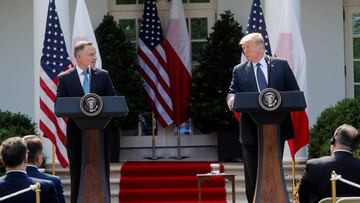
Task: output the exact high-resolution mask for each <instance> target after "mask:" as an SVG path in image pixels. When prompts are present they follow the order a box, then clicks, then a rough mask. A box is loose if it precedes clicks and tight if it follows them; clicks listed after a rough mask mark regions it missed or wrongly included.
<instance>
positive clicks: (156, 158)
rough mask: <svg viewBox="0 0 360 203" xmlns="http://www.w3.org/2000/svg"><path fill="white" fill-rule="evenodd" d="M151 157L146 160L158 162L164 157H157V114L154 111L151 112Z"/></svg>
mask: <svg viewBox="0 0 360 203" xmlns="http://www.w3.org/2000/svg"><path fill="white" fill-rule="evenodd" d="M151 134H152V137H151V157H145V158H146V159H151V160H158V159H161V158H162V157H158V156H156V145H155V144H156V142H155V113H154V111H152V112H151Z"/></svg>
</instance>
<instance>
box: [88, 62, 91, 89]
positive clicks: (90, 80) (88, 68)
mask: <svg viewBox="0 0 360 203" xmlns="http://www.w3.org/2000/svg"><path fill="white" fill-rule="evenodd" d="M88 69H89V86H90V87H91V66H90V64H89V67H88ZM90 87H89V93H90V92H91V88H90Z"/></svg>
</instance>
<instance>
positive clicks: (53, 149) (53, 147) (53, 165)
mask: <svg viewBox="0 0 360 203" xmlns="http://www.w3.org/2000/svg"><path fill="white" fill-rule="evenodd" d="M51 146H52V147H51V148H52V149H51V161H52V163H51V165H52V167H51V168H52V169H51V170H52V175H55V146H54V144H52V145H51Z"/></svg>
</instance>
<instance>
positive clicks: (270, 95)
mask: <svg viewBox="0 0 360 203" xmlns="http://www.w3.org/2000/svg"><path fill="white" fill-rule="evenodd" d="M258 100H259V104H260V106H261V108H262V109H264V110H265V111H274V110H276V109H277V108H279V106H280V104H281V95H280V92H279V91H277V90H276V89H273V88H266V89H264V90H263V91H261V92H260V94H259V98H258Z"/></svg>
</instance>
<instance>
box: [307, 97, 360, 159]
mask: <svg viewBox="0 0 360 203" xmlns="http://www.w3.org/2000/svg"><path fill="white" fill-rule="evenodd" d="M344 123H347V124H350V125H352V126H354V127H355V128H357V129H359V130H360V99H349V98H347V99H344V100H342V101H340V102H338V103H337V104H336V105H335V106H332V107H329V108H327V109H325V110H324V111H323V112H322V113H321V115H320V117H319V118H318V119H317V121H316V124H315V125H313V126H312V127H311V129H310V144H309V158H316V157H321V156H325V155H329V154H330V139H331V138H332V136H333V133H334V131H335V129H336V128H337V127H339V126H340V125H341V124H344ZM355 156H357V157H360V150H357V151H356V152H355Z"/></svg>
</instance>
